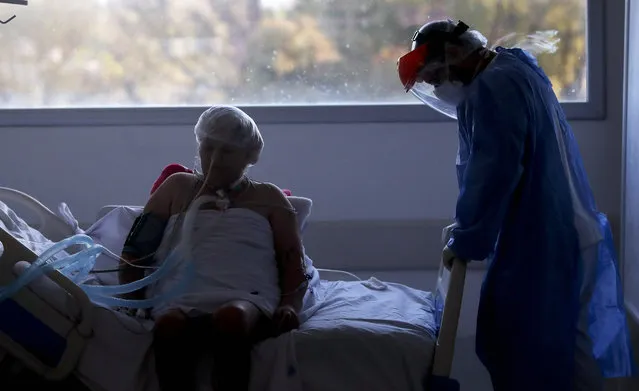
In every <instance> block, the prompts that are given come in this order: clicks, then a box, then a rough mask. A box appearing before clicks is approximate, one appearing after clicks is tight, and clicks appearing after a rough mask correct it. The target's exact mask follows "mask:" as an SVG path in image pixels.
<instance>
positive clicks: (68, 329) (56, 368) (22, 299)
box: [0, 187, 466, 389]
mask: <svg viewBox="0 0 639 391" xmlns="http://www.w3.org/2000/svg"><path fill="white" fill-rule="evenodd" d="M0 201H2V202H5V201H8V202H12V201H13V202H17V203H19V204H21V205H23V206H26V207H28V208H29V209H31V210H32V211H34V212H36V213H37V215H38V216H39V217H40V224H39V225H38V230H39V231H40V232H41V233H42V234H43V235H44V236H46V237H47V238H49V239H51V240H54V241H56V240H61V239H62V238H64V237H68V236H71V235H73V234H75V232H73V229H72V228H71V227H69V225H68V224H66V223H65V222H64V221H63V220H62V219H61V218H60V217H59V216H57V215H56V214H55V213H53V212H52V211H51V210H49V209H48V208H47V207H46V206H44V205H42V204H41V203H40V202H39V201H37V200H36V199H35V198H33V197H31V196H29V195H28V194H25V193H22V192H19V191H17V190H13V189H10V188H2V187H0ZM118 206H119V205H108V206H105V207H103V208H102V209H101V210H100V211H99V213H98V218H102V217H104V215H106V214H107V213H109V212H110V211H111V210H113V209H115V208H117V207H118ZM54 238H55V239H54ZM0 242H1V244H2V245H3V246H4V252H3V253H1V254H0V285H6V284H8V283H9V282H10V281H12V280H13V279H14V278H15V276H16V273H15V266H16V264H17V263H18V262H20V261H27V262H33V261H34V260H35V259H37V256H36V254H35V253H33V252H32V251H31V250H29V249H28V248H26V247H25V246H23V245H22V244H21V243H20V242H19V241H18V240H17V239H16V238H14V237H13V236H12V235H11V234H9V233H8V232H6V231H5V230H4V229H2V228H0ZM48 277H49V278H50V279H51V281H53V283H55V284H58V285H59V286H60V287H62V288H63V289H64V290H65V291H67V292H68V293H69V296H70V297H71V298H72V300H73V301H74V302H75V303H76V304H77V307H78V308H80V311H79V315H78V316H77V317H76V319H69V318H68V317H67V316H65V315H63V314H61V313H59V312H58V311H56V310H54V309H52V307H51V305H50V304H48V303H47V302H46V300H45V299H43V298H41V297H39V296H37V295H36V294H35V293H34V292H33V291H31V290H30V289H29V288H23V289H22V290H21V291H20V292H19V293H18V294H16V295H15V296H14V297H13V298H12V299H8V300H6V301H5V302H4V303H12V304H10V305H11V306H13V307H22V308H24V309H26V310H27V311H24V312H26V314H27V315H26V316H30V317H31V319H30V321H33V322H38V323H40V325H41V326H44V327H46V328H48V329H49V330H50V334H51V332H53V333H54V334H51V335H54V336H55V337H58V338H63V339H65V340H66V342H65V349H64V352H63V353H62V354H61V355H60V357H59V360H58V361H57V362H56V363H54V364H51V363H47V362H46V360H44V359H43V357H42V355H41V354H40V355H39V354H38V352H37V350H38V346H35V347H33V346H32V347H31V350H29V349H27V348H25V347H23V346H22V345H21V344H18V343H17V342H16V341H14V340H13V339H12V338H11V336H10V335H8V334H6V333H4V332H3V329H2V322H1V321H0V348H1V347H5V348H9V350H10V353H11V354H13V355H14V356H16V357H17V358H19V359H21V360H22V361H23V363H24V364H25V365H26V366H28V367H29V368H30V369H32V370H33V371H35V372H36V373H38V374H40V375H43V376H44V377H46V378H48V379H51V380H57V379H62V378H64V377H66V376H68V375H69V374H70V373H71V372H72V371H73V370H74V368H75V366H76V363H77V362H78V360H79V358H80V355H81V354H82V350H83V348H84V345H85V344H86V340H87V339H88V338H90V335H91V328H92V324H91V320H92V317H91V313H92V312H91V311H92V305H91V303H90V301H89V299H88V297H87V296H86V294H85V293H84V292H83V291H82V290H81V289H80V288H79V287H78V286H77V285H75V284H74V283H73V282H71V281H70V280H68V279H67V278H66V277H64V276H63V275H62V274H60V273H59V272H52V273H50V274H48ZM322 278H323V279H327V278H328V279H342V280H352V279H353V278H354V276H353V274H351V273H347V272H342V271H339V270H330V271H326V272H322ZM465 279H466V262H463V261H460V260H457V259H456V260H454V262H453V265H452V268H451V269H450V270H449V269H448V268H446V267H445V266H444V265H443V264H441V265H440V268H439V273H438V277H437V286H436V288H435V291H434V301H435V309H436V314H435V316H436V322H437V324H438V325H439V328H438V333H437V343H436V347H435V352H434V357H433V365H432V369H431V375H432V377H434V378H439V379H449V378H450V374H451V368H452V364H453V357H454V353H455V339H456V336H457V326H458V321H459V315H460V312H461V306H462V298H463V293H464V283H465ZM16 304H18V305H17V306H16ZM3 305H6V304H3V303H2V302H0V317H3ZM40 319H47V323H46V324H44V323H42V322H41V321H40ZM445 388H447V389H448V387H445ZM455 388H458V386H457V387H454V386H453V389H455Z"/></svg>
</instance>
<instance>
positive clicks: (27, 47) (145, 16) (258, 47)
mask: <svg viewBox="0 0 639 391" xmlns="http://www.w3.org/2000/svg"><path fill="white" fill-rule="evenodd" d="M262 3H263V2H260V1H259V0H234V1H227V0H82V1H68V0H46V1H45V0H41V1H35V0H34V1H32V2H30V3H29V6H28V7H24V8H21V9H20V10H18V11H19V12H16V14H17V15H18V17H17V18H16V19H15V20H13V21H12V22H11V23H10V24H7V25H2V26H0V42H1V43H2V49H3V54H2V57H1V58H0V85H1V86H2V92H1V93H0V102H2V104H3V106H4V107H38V106H119V105H183V104H187V105H206V104H211V103H214V102H225V103H231V104H246V103H248V104H281V103H288V104H304V103H315V102H328V103H340V102H370V103H384V102H393V101H395V102H402V101H409V102H413V99H412V97H411V96H408V95H407V94H405V93H404V92H403V89H402V88H401V86H400V84H399V81H398V78H397V73H396V61H397V58H399V56H401V55H402V54H404V53H405V52H406V51H407V50H408V49H409V47H410V38H411V36H412V33H413V32H414V31H415V29H417V28H418V27H419V26H421V25H422V24H423V23H425V22H427V21H430V20H436V19H441V18H446V17H449V18H451V19H462V20H464V21H465V22H466V23H469V24H470V25H472V27H473V28H475V29H477V30H479V31H480V32H482V33H483V34H484V35H485V36H486V37H487V38H488V40H489V42H490V43H491V44H494V43H497V42H502V44H505V45H509V44H519V45H524V46H526V45H527V44H528V45H530V44H536V45H537V46H536V47H539V45H538V43H539V41H538V40H536V39H537V38H538V37H539V36H544V35H543V34H548V31H556V33H557V34H556V36H555V37H554V38H557V39H558V47H557V50H556V52H554V53H545V54H541V55H540V56H539V60H540V63H541V65H542V66H543V67H544V69H545V70H546V72H547V73H548V75H549V76H550V78H551V80H552V81H553V85H554V87H555V90H556V91H557V93H558V94H559V95H560V96H561V97H562V98H563V99H564V100H566V99H568V100H585V99H587V89H586V87H587V86H586V82H585V81H586V79H587V78H586V76H587V66H586V64H587V58H586V34H585V32H586V24H585V20H586V18H585V15H586V10H585V7H586V1H585V0H561V1H558V0H554V1H551V0H529V1H526V0H456V1H451V0H431V1H424V0H359V1H352V0H297V1H294V2H293V4H292V5H291V6H289V7H281V8H271V7H267V8H265V7H263V6H262ZM538 31H544V33H541V34H540V35H538V36H536V38H535V37H533V38H531V37H528V35H529V34H532V33H535V32H538ZM504 37H505V39H503V40H501V41H500V39H501V38H504ZM544 37H547V36H544ZM522 38H523V41H522ZM550 38H551V40H552V39H554V38H553V37H552V36H550Z"/></svg>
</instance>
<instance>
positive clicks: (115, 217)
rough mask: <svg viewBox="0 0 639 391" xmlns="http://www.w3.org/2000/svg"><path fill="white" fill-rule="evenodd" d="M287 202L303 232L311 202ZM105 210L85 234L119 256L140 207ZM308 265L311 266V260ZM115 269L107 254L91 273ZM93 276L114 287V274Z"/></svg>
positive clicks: (140, 209) (307, 261)
mask: <svg viewBox="0 0 639 391" xmlns="http://www.w3.org/2000/svg"><path fill="white" fill-rule="evenodd" d="M287 199H288V200H289V201H290V203H291V205H292V206H293V208H295V210H296V211H297V219H298V224H299V229H300V232H302V233H303V232H304V228H305V227H306V223H307V220H308V217H309V216H310V215H311V208H312V206H313V201H312V200H311V199H310V198H304V197H293V196H291V197H287ZM109 209H111V210H110V211H109V212H108V213H106V214H104V215H103V214H102V213H100V215H101V216H102V217H101V218H100V219H99V220H98V221H96V222H95V223H94V224H93V225H92V226H91V227H89V229H87V230H86V231H85V234H86V235H88V236H90V237H91V238H92V239H93V240H94V241H95V242H96V243H97V244H100V245H102V246H104V247H106V248H107V249H109V250H110V251H111V252H113V253H114V254H116V255H117V256H119V255H120V254H121V253H122V248H123V247H124V241H125V240H126V237H127V235H128V234H129V231H130V230H131V227H132V226H133V222H134V221H135V219H136V218H137V217H138V216H139V215H140V213H142V210H143V207H141V206H115V207H109ZM306 263H307V264H308V263H309V260H306ZM310 266H311V267H312V261H311V265H310ZM117 267H118V260H117V259H116V258H114V257H112V256H109V255H108V254H101V255H100V256H99V257H98V258H97V259H96V262H95V268H94V270H105V269H115V268H117ZM94 277H95V278H96V279H97V281H98V282H99V283H100V284H105V285H116V284H118V274H117V272H111V273H97V274H95V275H94Z"/></svg>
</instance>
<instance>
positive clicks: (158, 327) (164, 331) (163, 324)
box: [154, 311, 188, 339]
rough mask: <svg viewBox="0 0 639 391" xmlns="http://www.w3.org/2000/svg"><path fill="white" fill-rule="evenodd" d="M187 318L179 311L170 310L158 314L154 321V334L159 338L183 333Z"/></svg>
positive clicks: (172, 337)
mask: <svg viewBox="0 0 639 391" xmlns="http://www.w3.org/2000/svg"><path fill="white" fill-rule="evenodd" d="M187 320H188V319H187V318H186V316H185V315H184V314H183V313H182V312H180V311H171V312H168V313H166V314H164V315H162V316H160V317H159V318H158V319H157V320H156V321H155V330H154V335H155V337H156V338H161V339H174V338H177V337H180V336H182V335H184V333H185V332H186V328H187Z"/></svg>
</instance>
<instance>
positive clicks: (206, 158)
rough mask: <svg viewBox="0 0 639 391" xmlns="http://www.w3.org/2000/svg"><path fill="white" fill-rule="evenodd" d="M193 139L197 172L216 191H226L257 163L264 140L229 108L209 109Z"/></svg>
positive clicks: (249, 121)
mask: <svg viewBox="0 0 639 391" xmlns="http://www.w3.org/2000/svg"><path fill="white" fill-rule="evenodd" d="M195 139H196V141H197V144H198V156H197V158H196V160H198V159H199V162H200V165H201V167H196V170H197V171H201V173H202V174H203V175H204V177H205V178H207V181H209V182H210V184H211V185H213V186H216V187H226V186H228V185H230V184H231V183H233V182H234V181H236V180H238V179H239V178H240V177H241V176H242V175H244V173H245V171H246V169H247V168H248V167H249V166H252V165H254V164H255V163H257V161H258V159H259V157H260V153H261V152H262V148H264V140H263V139H262V135H261V134H260V131H259V130H258V128H257V125H256V124H255V122H254V121H253V119H252V118H251V117H249V116H248V114H246V113H245V112H243V111H242V110H240V109H238V108H236V107H232V106H213V107H211V108H209V109H207V110H206V111H205V112H204V113H202V115H200V118H199V120H198V121H197V124H196V125H195Z"/></svg>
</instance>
